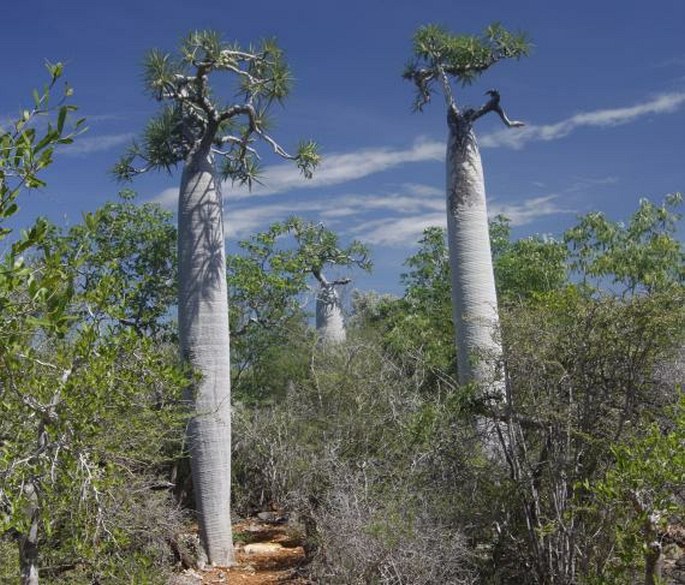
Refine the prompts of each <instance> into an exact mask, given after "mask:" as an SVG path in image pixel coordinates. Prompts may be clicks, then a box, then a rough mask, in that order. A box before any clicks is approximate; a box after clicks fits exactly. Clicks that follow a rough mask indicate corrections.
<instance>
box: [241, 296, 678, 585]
mask: <svg viewBox="0 0 685 585" xmlns="http://www.w3.org/2000/svg"><path fill="white" fill-rule="evenodd" d="M684 306H685V303H683V299H682V294H681V292H679V291H678V290H676V289H674V290H671V291H668V292H664V293H663V294H656V293H654V294H653V295H650V296H635V297H631V298H626V299H621V298H616V297H592V296H588V295H585V294H582V293H581V292H580V291H578V290H577V289H574V288H569V289H568V290H562V291H556V292H554V293H551V294H549V295H543V296H541V297H538V298H537V299H535V300H533V301H529V302H527V303H525V304H524V303H521V304H510V305H508V306H507V307H506V308H505V309H503V311H502V316H503V337H504V341H505V344H506V348H507V358H506V359H507V367H508V376H509V389H510V396H509V402H508V405H507V408H504V409H502V410H500V411H499V413H498V414H497V417H498V418H499V419H500V420H501V421H503V422H506V423H507V424H506V425H504V427H503V428H504V429H505V430H507V431H508V437H507V440H506V441H505V442H504V443H503V445H502V446H501V447H502V448H503V449H504V451H503V454H504V456H503V457H499V458H497V457H495V458H491V457H488V456H484V455H483V454H482V451H481V449H480V445H481V443H479V439H478V437H477V436H476V434H475V432H474V431H473V426H472V424H471V422H470V421H472V419H473V415H474V412H477V413H480V414H481V415H482V414H483V405H480V404H478V401H477V400H474V397H473V394H472V389H471V388H468V387H458V386H457V385H456V384H455V383H454V382H453V381H452V379H451V378H450V377H448V376H446V375H444V374H443V375H441V376H440V378H439V379H437V378H435V377H434V382H433V383H431V384H430V386H431V388H427V385H426V380H427V378H428V377H430V376H427V372H426V369H425V368H422V360H421V355H420V353H418V352H417V349H416V348H411V355H402V354H398V353H396V352H392V351H390V350H388V348H387V347H386V348H385V349H382V347H383V346H382V344H381V343H379V342H378V335H377V333H375V332H369V331H365V332H364V334H363V335H361V336H360V335H357V336H356V337H355V338H354V339H353V340H352V341H350V342H348V343H347V344H344V345H342V346H340V347H338V348H337V349H336V350H334V351H320V350H317V352H315V354H314V355H313V357H312V359H311V364H310V373H309V378H308V379H300V380H299V381H298V383H297V384H290V385H289V387H288V389H287V392H286V396H285V399H283V400H281V401H277V402H275V403H273V404H272V405H270V406H268V407H261V408H247V407H240V406H239V407H238V408H237V410H236V413H235V419H234V425H235V429H234V430H235V436H236V447H235V474H236V475H235V478H234V479H235V484H234V485H235V493H236V497H237V503H238V506H239V507H240V508H242V509H243V510H246V509H248V508H253V509H254V508H259V507H261V506H267V505H269V504H277V505H279V506H285V507H286V508H287V509H288V510H289V511H290V512H291V513H293V515H294V516H295V515H296V516H299V518H300V519H302V520H303V522H304V524H305V526H306V528H307V532H308V538H309V541H308V547H309V550H310V552H311V553H312V554H311V558H312V559H313V562H312V564H311V566H310V567H311V572H312V574H314V575H316V576H317V577H318V578H319V579H320V580H321V582H331V583H335V582H340V583H344V582H347V583H349V582H350V579H351V578H352V576H354V578H357V579H358V582H359V583H400V582H407V583H415V582H416V583H421V582H423V581H421V580H417V579H420V577H417V575H431V579H433V582H468V579H469V578H470V575H471V569H474V568H475V570H476V571H477V573H478V574H479V579H480V582H484V583H531V584H534V583H535V584H537V583H570V582H573V581H574V580H575V581H578V580H580V579H583V578H585V576H586V575H588V574H589V573H590V572H596V571H597V567H600V566H601V565H602V563H603V562H605V560H606V559H607V558H609V557H610V556H611V555H612V550H613V549H612V547H613V543H614V542H615V534H614V524H613V523H614V520H615V519H614V518H613V516H611V514H607V513H606V511H604V510H602V509H600V507H599V504H598V501H597V499H596V497H595V495H594V493H593V492H592V490H591V489H590V488H588V487H587V486H588V485H590V486H591V485H592V482H593V481H594V480H595V479H596V478H599V477H602V476H603V474H604V473H605V472H606V470H607V469H609V468H610V467H611V466H612V465H613V456H612V449H611V448H612V446H613V445H617V444H621V443H622V442H623V441H625V440H627V439H629V438H630V437H633V436H639V435H640V432H641V429H642V428H643V426H644V423H645V421H649V420H657V421H658V420H661V418H662V417H661V415H660V414H659V413H660V412H662V409H663V407H664V406H665V405H667V404H669V403H670V402H673V400H674V399H675V396H676V392H675V387H676V384H677V383H678V380H677V379H676V378H677V370H674V369H673V366H672V365H673V364H674V363H677V361H678V359H677V358H678V351H679V347H682V336H683V331H685V327H684V326H683V325H684V323H685V315H684V314H683V307H684ZM674 360H675V362H674ZM407 364H410V365H409V366H408V365H407ZM427 367H430V366H427ZM434 372H435V370H432V373H434ZM431 390H432V391H431ZM587 482H590V483H589V484H588V483H587ZM447 543H450V544H447ZM429 544H430V546H429ZM449 551H451V554H448V553H449ZM466 551H469V552H468V554H467V552H466ZM462 553H463V554H462ZM638 556H639V555H638ZM418 557H420V562H419V559H418ZM417 563H418V566H421V569H420V570H419V571H418V572H416V573H415V572H413V571H414V568H416V567H417ZM440 571H445V572H444V573H441V572H440ZM458 579H463V581H459V580H458ZM425 582H429V581H425Z"/></svg>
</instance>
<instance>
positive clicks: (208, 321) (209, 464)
mask: <svg viewBox="0 0 685 585" xmlns="http://www.w3.org/2000/svg"><path fill="white" fill-rule="evenodd" d="M224 246H225V243H224V224H223V207H222V199H221V191H220V187H219V183H218V182H217V180H216V174H215V169H214V162H213V160H212V157H211V154H209V152H208V151H205V152H202V151H200V152H196V153H195V154H193V155H191V158H190V159H189V160H188V161H187V163H186V166H185V168H184V170H183V175H182V177H181V189H180V193H179V206H178V261H179V303H178V322H179V336H180V345H181V353H182V356H183V358H184V359H186V360H188V361H189V363H190V364H191V365H192V367H193V369H194V371H195V372H196V373H197V374H198V375H199V376H200V379H199V380H198V381H197V383H195V384H193V387H192V389H191V390H190V391H189V392H190V395H189V399H190V401H191V404H192V405H193V414H192V418H191V420H190V422H189V425H188V440H189V445H190V457H191V469H192V477H193V488H194V491H195V501H196V506H197V510H198V518H199V524H200V534H201V538H202V541H203V545H204V548H205V551H206V553H207V556H208V560H209V562H210V563H212V564H216V565H222V566H226V565H230V564H233V562H234V556H233V541H232V534H231V515H230V504H231V385H230V383H231V378H230V356H229V330H228V296H227V288H226V252H225V247H224Z"/></svg>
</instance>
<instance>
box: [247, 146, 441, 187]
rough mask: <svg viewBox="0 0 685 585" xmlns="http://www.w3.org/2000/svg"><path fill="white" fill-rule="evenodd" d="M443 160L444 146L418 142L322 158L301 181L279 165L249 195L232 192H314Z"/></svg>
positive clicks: (289, 167) (296, 173)
mask: <svg viewBox="0 0 685 585" xmlns="http://www.w3.org/2000/svg"><path fill="white" fill-rule="evenodd" d="M444 156H445V146H444V144H443V143H441V142H437V141H432V140H425V139H419V140H417V141H416V142H415V143H414V145H413V146H411V147H410V148H407V149H397V148H387V147H378V148H364V149H361V150H355V151H353V152H346V153H337V154H335V153H333V154H329V155H326V156H325V157H324V159H323V161H322V163H321V165H320V166H319V168H317V169H316V173H315V174H314V177H313V178H312V179H309V180H305V179H303V177H302V174H301V173H300V172H299V171H298V170H297V168H296V167H295V166H294V165H293V164H292V163H290V164H279V165H275V166H272V167H269V168H268V169H267V170H266V172H265V179H264V185H257V186H256V187H254V188H253V189H252V191H249V190H248V189H246V188H239V189H236V190H235V193H236V195H235V196H236V197H254V196H259V195H273V194H276V193H283V192H285V191H290V190H292V189H314V188H321V187H329V186H333V185H340V184H343V183H347V182H349V181H354V180H356V179H362V178H364V177H368V176H369V175H374V174H376V173H380V172H383V171H387V170H390V169H392V168H395V167H399V166H402V165H404V164H407V163H416V162H425V161H429V160H441V159H442V158H444Z"/></svg>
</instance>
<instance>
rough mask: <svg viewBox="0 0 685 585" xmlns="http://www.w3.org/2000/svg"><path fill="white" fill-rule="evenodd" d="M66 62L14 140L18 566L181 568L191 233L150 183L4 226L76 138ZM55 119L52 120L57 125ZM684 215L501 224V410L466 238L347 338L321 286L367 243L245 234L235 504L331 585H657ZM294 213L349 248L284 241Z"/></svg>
mask: <svg viewBox="0 0 685 585" xmlns="http://www.w3.org/2000/svg"><path fill="white" fill-rule="evenodd" d="M50 72H51V76H52V85H51V86H49V87H47V88H46V89H45V92H44V94H43V95H42V96H41V95H40V94H37V96H36V108H35V110H34V112H27V114H26V115H25V116H24V117H23V118H22V119H21V120H20V121H18V122H17V123H16V124H15V125H14V126H13V128H11V129H10V130H9V131H5V132H3V134H2V136H0V142H1V143H2V145H3V148H2V150H0V162H1V163H2V164H1V167H0V169H1V171H2V175H0V178H1V179H2V181H1V187H2V191H1V193H0V195H1V197H0V221H1V222H2V225H0V237H2V238H8V237H11V238H14V239H13V243H11V244H10V245H8V247H7V251H6V252H5V254H4V257H3V260H2V266H1V268H0V307H1V308H2V321H1V322H0V336H1V337H2V343H1V344H0V365H1V367H0V415H1V416H0V579H1V580H2V581H3V582H15V581H16V579H17V576H18V575H21V576H22V577H21V579H22V583H37V582H38V573H40V575H41V580H42V581H43V582H47V583H124V582H131V583H157V582H158V583H164V582H166V580H167V578H168V576H169V574H170V573H171V572H172V571H173V570H174V568H175V566H176V565H175V563H176V562H177V561H178V560H179V559H178V558H177V557H178V556H179V552H178V551H179V547H180V544H179V536H178V535H179V533H180V532H182V531H183V530H184V528H183V527H184V526H187V525H188V524H189V522H190V521H191V519H192V516H193V511H192V509H193V506H192V497H190V496H191V495H192V494H191V488H190V483H189V482H188V481H187V473H186V472H184V471H183V470H184V469H185V467H186V466H185V465H184V461H185V460H184V458H185V457H186V455H187V453H186V449H185V445H184V441H183V436H184V427H185V424H186V419H187V416H188V404H187V401H184V399H183V391H184V389H185V388H187V387H188V385H189V384H190V383H191V382H192V381H193V378H194V376H196V372H192V371H189V370H188V369H187V368H186V367H184V365H183V364H181V363H179V360H178V358H177V350H176V345H177V341H178V339H177V334H176V333H175V326H174V323H173V320H174V315H175V302H176V301H175V298H176V295H175V289H176V279H177V276H176V264H177V263H176V256H175V241H176V229H175V227H174V225H173V223H172V218H171V216H170V215H169V214H166V213H165V212H163V211H161V210H160V209H159V208H157V207H156V206H153V205H149V204H146V205H140V204H137V203H136V201H135V196H134V194H133V193H131V192H129V191H125V192H123V193H122V194H121V196H120V198H119V199H118V200H117V201H116V202H113V203H108V204H107V205H105V206H104V207H103V208H101V209H100V210H98V211H96V212H94V213H92V214H88V215H86V216H84V219H83V223H82V224H81V225H77V226H74V227H72V228H71V229H69V230H62V229H60V228H58V227H56V226H53V225H50V224H49V223H48V222H47V221H46V220H39V221H38V222H37V223H36V224H35V226H34V227H32V228H31V229H29V230H27V231H26V232H25V233H24V234H22V235H19V236H17V235H16V234H14V233H13V232H12V230H11V229H10V228H9V227H5V225H6V220H8V219H9V218H10V217H12V216H14V215H15V214H16V213H17V212H18V211H19V209H18V204H17V203H18V201H19V196H20V195H21V193H22V190H23V188H24V187H25V186H32V185H33V186H35V185H38V184H40V173H41V171H42V170H43V169H44V168H45V167H46V166H48V164H49V163H50V162H51V159H52V153H53V151H54V150H55V149H58V148H59V146H60V144H62V143H65V142H68V141H70V140H72V139H73V138H74V136H75V134H76V133H78V127H79V126H78V123H77V122H76V123H74V125H73V126H72V125H70V124H71V122H70V120H71V116H72V112H71V110H72V108H71V107H70V106H66V105H60V106H57V109H56V110H51V109H50V108H49V106H48V105H47V96H48V95H49V93H50V91H51V90H52V86H54V83H55V81H56V80H57V79H58V78H59V76H60V74H61V70H60V68H59V66H51V69H50ZM65 98H68V96H65ZM39 112H40V113H47V114H50V115H52V116H54V117H55V122H54V126H49V127H48V129H47V130H45V133H44V134H43V135H41V136H39V134H40V132H39V131H38V130H37V129H36V125H35V124H34V120H33V117H34V116H35V115H36V114H37V113H39ZM681 204H682V200H681V197H680V196H679V195H670V196H668V197H666V198H665V200H664V201H663V202H662V203H654V202H651V201H648V200H643V201H642V202H641V203H640V206H639V208H638V209H637V210H635V212H634V213H633V215H632V217H630V218H628V219H627V221H626V223H625V224H624V223H614V222H612V221H610V220H608V219H607V218H605V217H604V216H602V215H600V214H597V213H593V214H589V215H586V216H584V217H582V218H579V220H578V222H577V225H576V226H575V227H573V228H571V229H570V230H568V231H567V232H566V233H565V234H563V235H560V237H559V238H558V239H552V238H549V237H545V238H542V237H532V238H527V239H523V240H517V241H512V239H511V236H510V231H509V225H508V222H507V220H506V218H501V217H500V218H496V219H495V220H493V221H492V222H491V223H490V237H491V243H492V251H493V265H494V270H495V277H496V282H497V288H498V295H499V299H500V303H501V304H500V308H499V314H500V319H501V333H500V334H501V340H500V341H501V346H502V347H503V354H502V355H503V357H501V358H500V359H503V360H504V361H505V365H506V367H505V368H503V369H502V371H506V372H507V379H506V398H505V400H504V401H493V400H490V399H489V397H488V395H487V392H483V391H482V390H483V389H482V388H477V387H476V385H475V384H474V383H469V384H460V383H458V381H457V380H458V376H457V372H456V364H455V354H454V332H453V329H452V327H453V326H452V319H451V311H452V309H451V299H450V281H449V262H448V253H447V245H446V242H445V234H444V231H443V230H441V229H439V228H430V229H428V230H427V231H426V232H425V233H424V235H423V237H422V239H421V240H420V241H419V242H418V250H417V252H416V253H415V254H413V255H412V256H411V257H409V258H408V259H407V261H406V266H407V273H406V274H404V275H403V277H402V282H403V284H404V287H405V290H404V293H403V295H402V296H400V297H391V296H381V295H378V294H376V293H373V292H360V291H356V292H355V294H354V295H353V301H352V303H351V306H350V307H348V312H349V315H348V318H347V335H346V339H345V340H338V341H337V342H336V343H334V344H331V343H324V344H322V343H318V342H317V334H316V331H315V329H314V327H313V326H312V325H313V324H312V322H311V303H310V304H309V305H308V304H307V302H306V301H307V299H308V298H309V297H311V296H312V295H309V293H308V291H309V289H308V283H307V280H306V276H307V275H310V274H313V275H314V276H315V277H316V278H317V279H318V277H317V276H316V274H315V272H316V271H317V270H318V271H319V273H320V271H321V269H322V267H323V265H324V264H325V263H326V262H333V263H336V264H339V265H341V264H342V265H345V266H347V267H351V266H353V265H356V266H357V267H361V268H363V269H368V268H369V267H370V261H369V258H368V256H367V250H366V248H365V247H364V246H362V245H361V244H359V243H357V242H354V243H352V244H350V246H349V247H347V248H345V247H342V246H341V245H339V243H338V236H337V235H336V234H334V233H332V232H330V231H329V230H327V229H325V228H324V227H323V226H314V225H310V224H306V223H304V222H302V221H301V220H299V219H297V218H291V219H289V220H287V221H286V222H284V223H279V224H277V225H276V226H273V227H272V228H271V229H270V230H269V231H267V232H265V233H264V234H257V235H255V236H253V237H252V238H250V239H249V240H247V241H245V242H243V243H242V245H241V246H240V250H241V251H240V253H239V254H237V255H234V256H229V257H228V260H227V269H228V277H227V278H228V283H227V287H228V289H229V292H230V294H231V295H232V299H233V303H234V305H233V306H234V313H233V314H232V321H231V329H232V330H233V332H234V333H235V343H234V351H233V354H232V360H233V363H232V365H233V367H232V384H233V389H234V394H233V396H234V403H233V413H232V417H233V446H232V447H233V458H234V466H233V470H232V475H233V477H232V481H233V506H234V509H235V510H236V511H237V513H238V514H239V515H241V516H249V515H252V514H255V513H257V512H260V511H263V510H267V509H275V510H278V511H279V513H282V514H283V515H284V516H285V517H287V518H289V521H290V522H291V523H292V525H293V526H294V527H297V528H298V529H299V530H300V531H301V533H302V535H303V539H304V545H305V552H306V556H307V562H306V564H305V565H304V566H303V567H301V573H302V574H303V575H305V576H306V577H308V578H309V579H311V580H312V581H313V582H316V583H333V584H334V583H340V584H350V583H359V584H365V583H368V584H388V585H389V584H399V583H411V584H426V585H428V584H431V583H454V584H471V583H486V584H487V583H492V584H531V585H533V584H535V585H547V584H571V583H585V584H588V585H590V584H599V583H603V584H614V583H615V584H625V583H631V582H645V583H650V584H651V583H658V582H660V579H661V577H662V575H664V574H665V573H663V565H664V559H665V557H667V556H668V553H669V547H670V546H676V545H678V546H682V542H678V537H677V534H678V533H679V531H680V532H682V528H679V527H682V522H683V511H684V510H683V497H684V495H685V494H684V492H683V490H684V489H685V462H684V461H683V452H684V451H683V441H684V440H685V435H684V434H683V433H684V425H683V421H684V418H685V414H684V413H685V404H684V402H683V398H682V387H681V384H682V380H683V373H684V372H685V364H684V354H683V347H685V286H684V285H685V263H684V262H683V260H684V259H685V256H684V253H683V249H682V244H681V243H680V242H679V240H678V239H677V237H676V229H677V225H678V220H679V217H680V216H679V213H678V212H679V208H680V206H681ZM295 228H297V229H298V230H300V231H299V232H298V231H297V230H295V231H296V233H295V235H296V236H298V234H301V233H304V232H303V230H305V231H306V230H310V231H311V230H314V231H315V232H316V234H318V236H321V237H320V238H319V240H316V242H315V243H317V245H319V244H321V246H323V244H326V245H328V247H327V248H326V250H327V251H328V252H329V254H328V256H325V257H324V258H323V259H322V257H320V256H317V255H316V254H315V252H317V250H313V249H312V242H310V241H309V240H307V241H304V240H301V239H300V240H297V242H298V245H299V247H298V246H293V244H292V242H290V243H287V242H285V241H284V238H287V237H288V236H289V235H292V234H293V231H292V230H293V229H295ZM317 230H318V231H317ZM307 233H308V232H307ZM312 233H313V232H312ZM6 241H8V242H9V241H10V240H9V239H8V240H6ZM321 246H320V247H321ZM323 247H324V248H325V246H323ZM336 254H337V256H336ZM355 254H356V255H357V256H355ZM313 258H314V259H313ZM331 258H332V259H331ZM345 280H346V279H345ZM319 282H320V281H319ZM340 283H342V279H341V280H340V282H339V284H340ZM309 300H311V299H309ZM486 357H487V356H486ZM484 423H485V424H484Z"/></svg>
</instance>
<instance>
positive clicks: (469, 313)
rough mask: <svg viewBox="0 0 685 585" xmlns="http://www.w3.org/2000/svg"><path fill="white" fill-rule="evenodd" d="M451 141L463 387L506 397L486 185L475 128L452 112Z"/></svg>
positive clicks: (450, 196)
mask: <svg viewBox="0 0 685 585" xmlns="http://www.w3.org/2000/svg"><path fill="white" fill-rule="evenodd" d="M448 122H449V137H448V143H447V235H448V243H449V259H450V270H451V278H452V307H453V318H454V325H455V335H456V346H457V368H458V376H459V381H460V382H461V383H467V382H476V383H478V384H479V386H480V388H481V392H483V391H484V392H486V393H487V394H488V395H489V396H491V397H492V398H494V399H498V398H503V397H504V381H503V377H502V373H501V372H500V369H501V364H502V345H501V341H500V336H499V317H498V311H497V295H496V292H495V278H494V273H493V267H492V256H491V254H490V236H489V233H488V214H487V208H486V203H485V184H484V180H483V168H482V165H481V160H480V153H479V151H478V144H477V142H476V138H475V135H474V133H473V131H472V129H471V127H470V124H469V123H468V122H466V121H465V120H463V119H462V118H461V117H460V116H456V115H455V114H454V113H453V112H450V114H449V118H448Z"/></svg>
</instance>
